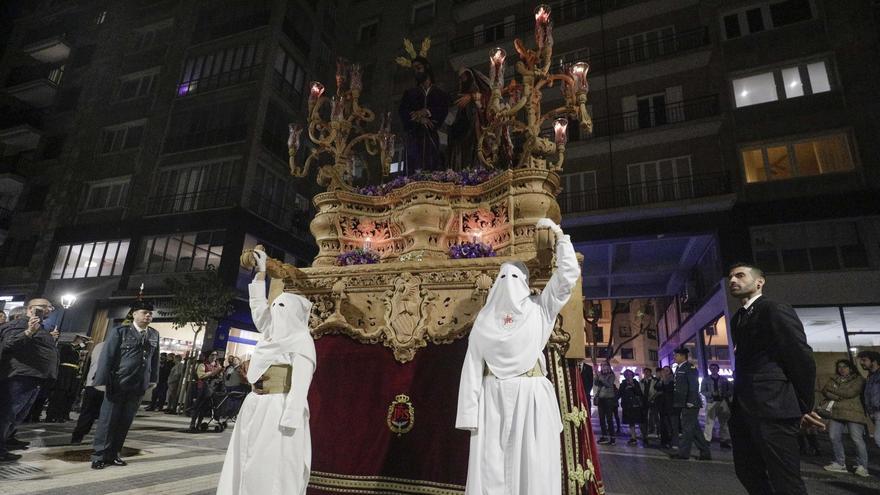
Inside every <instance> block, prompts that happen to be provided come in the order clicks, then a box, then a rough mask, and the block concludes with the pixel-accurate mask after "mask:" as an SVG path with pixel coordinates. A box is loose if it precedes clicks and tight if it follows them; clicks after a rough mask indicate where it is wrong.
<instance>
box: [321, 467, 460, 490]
mask: <svg viewBox="0 0 880 495" xmlns="http://www.w3.org/2000/svg"><path fill="white" fill-rule="evenodd" d="M309 487H311V488H313V489H315V490H322V491H326V492H333V493H355V494H362V495H400V494H408V495H409V494H412V495H462V494H463V493H464V487H463V486H461V485H454V484H450V483H437V482H433V481H423V480H409V479H404V478H392V477H388V476H354V475H345V474H333V473H323V472H319V471H313V472H312V474H311V476H310V477H309Z"/></svg>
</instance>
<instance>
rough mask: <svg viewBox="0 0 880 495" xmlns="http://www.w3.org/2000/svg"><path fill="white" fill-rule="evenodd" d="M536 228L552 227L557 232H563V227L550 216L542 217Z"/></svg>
mask: <svg viewBox="0 0 880 495" xmlns="http://www.w3.org/2000/svg"><path fill="white" fill-rule="evenodd" d="M535 228H536V229H550V230H552V231H553V232H554V233H556V234H562V228H561V227H559V225H557V224H556V222H554V221H553V220H550V219H549V218H542V219H540V220H538V222H537V223H536V224H535Z"/></svg>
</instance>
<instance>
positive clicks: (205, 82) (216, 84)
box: [177, 65, 263, 97]
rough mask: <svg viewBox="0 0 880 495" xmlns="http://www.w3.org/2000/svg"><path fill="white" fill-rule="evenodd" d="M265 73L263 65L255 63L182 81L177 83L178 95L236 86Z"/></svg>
mask: <svg viewBox="0 0 880 495" xmlns="http://www.w3.org/2000/svg"><path fill="white" fill-rule="evenodd" d="M262 75H263V66H262V65H254V66H251V67H242V68H241V69H238V70H233V71H230V72H223V73H220V74H215V75H212V76H209V77H205V78H202V79H193V80H192V81H186V82H182V83H180V84H178V85H177V96H178V97H181V96H190V95H194V94H198V93H204V92H206V91H211V90H213V89H218V88H223V87H225V86H234V85H236V84H241V83H245V82H250V81H255V80H257V79H259V78H260V77H261V76H262Z"/></svg>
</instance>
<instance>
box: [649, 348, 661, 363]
mask: <svg viewBox="0 0 880 495" xmlns="http://www.w3.org/2000/svg"><path fill="white" fill-rule="evenodd" d="M648 360H649V361H652V362H655V363H656V362H657V361H659V360H660V356H659V355H658V354H657V350H656V349H648Z"/></svg>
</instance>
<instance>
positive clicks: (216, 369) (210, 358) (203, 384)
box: [189, 351, 223, 432]
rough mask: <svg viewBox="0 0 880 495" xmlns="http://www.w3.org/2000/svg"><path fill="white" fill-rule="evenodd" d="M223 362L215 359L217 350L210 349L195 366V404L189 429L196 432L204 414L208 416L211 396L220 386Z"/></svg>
mask: <svg viewBox="0 0 880 495" xmlns="http://www.w3.org/2000/svg"><path fill="white" fill-rule="evenodd" d="M222 373H223V362H222V361H219V362H218V359H217V351H211V352H210V353H209V354H208V355H207V356H206V357H205V360H204V361H202V362H201V363H199V365H198V366H196V378H197V380H196V393H195V399H194V402H195V404H194V405H193V408H192V416H191V418H192V420H191V421H190V423H189V431H191V432H196V431H199V430H198V426H199V424H200V423H201V422H202V419H203V418H204V417H205V416H210V414H211V411H210V407H211V397H212V396H213V395H214V393H215V392H218V391H219V389H220V388H222V385H223V381H222V378H221V374H222Z"/></svg>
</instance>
